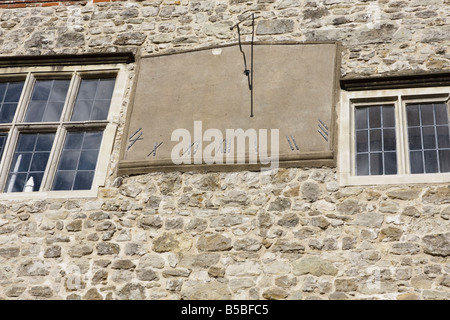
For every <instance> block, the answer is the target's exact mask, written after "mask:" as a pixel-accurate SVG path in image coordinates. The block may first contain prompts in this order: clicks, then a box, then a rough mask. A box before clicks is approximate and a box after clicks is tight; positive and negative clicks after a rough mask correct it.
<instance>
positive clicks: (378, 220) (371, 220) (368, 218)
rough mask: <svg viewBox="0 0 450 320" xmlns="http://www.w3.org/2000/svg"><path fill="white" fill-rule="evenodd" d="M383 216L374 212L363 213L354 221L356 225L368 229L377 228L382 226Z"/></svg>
mask: <svg viewBox="0 0 450 320" xmlns="http://www.w3.org/2000/svg"><path fill="white" fill-rule="evenodd" d="M383 220H384V215H382V214H379V213H375V212H365V213H362V214H359V215H358V216H357V217H356V219H355V221H354V222H353V223H354V224H356V225H359V226H364V227H369V228H379V227H381V225H382V224H383Z"/></svg>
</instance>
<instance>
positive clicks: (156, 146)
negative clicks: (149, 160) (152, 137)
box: [147, 142, 163, 157]
mask: <svg viewBox="0 0 450 320" xmlns="http://www.w3.org/2000/svg"><path fill="white" fill-rule="evenodd" d="M162 144H163V143H162V142H161V143H160V144H158V142H155V146H154V147H153V150H152V151H150V153H149V154H148V155H147V157H149V156H150V155H151V154H153V156H154V157H156V149H158V148H159V147H160V146H161V145H162Z"/></svg>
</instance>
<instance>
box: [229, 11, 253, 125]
mask: <svg viewBox="0 0 450 320" xmlns="http://www.w3.org/2000/svg"><path fill="white" fill-rule="evenodd" d="M248 18H252V40H251V42H250V50H251V51H250V70H248V68H247V59H246V57H245V52H244V50H243V49H242V42H241V30H240V28H239V24H241V23H242V22H244V21H246V20H247V19H248ZM235 27H236V28H237V31H238V41H239V50H240V51H241V53H242V56H243V58H244V68H245V70H244V74H245V75H246V76H247V78H248V88H249V90H250V117H253V87H254V86H253V43H254V41H255V14H254V13H252V14H250V15H249V16H247V17H246V18H245V19H242V20H241V21H239V22H238V23H236V24H234V25H233V26H232V27H230V30H233V29H234V28H235Z"/></svg>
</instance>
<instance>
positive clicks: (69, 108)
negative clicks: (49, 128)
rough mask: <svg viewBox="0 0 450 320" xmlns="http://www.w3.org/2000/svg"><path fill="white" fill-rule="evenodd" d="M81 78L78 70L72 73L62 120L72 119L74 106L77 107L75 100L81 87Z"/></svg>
mask: <svg viewBox="0 0 450 320" xmlns="http://www.w3.org/2000/svg"><path fill="white" fill-rule="evenodd" d="M80 82H81V78H80V76H79V74H78V73H77V72H74V74H73V75H72V80H71V82H70V87H69V91H68V93H67V99H66V104H65V106H64V110H63V116H62V122H67V121H70V117H71V116H72V112H73V108H74V107H75V100H76V98H77V93H78V89H79V87H80Z"/></svg>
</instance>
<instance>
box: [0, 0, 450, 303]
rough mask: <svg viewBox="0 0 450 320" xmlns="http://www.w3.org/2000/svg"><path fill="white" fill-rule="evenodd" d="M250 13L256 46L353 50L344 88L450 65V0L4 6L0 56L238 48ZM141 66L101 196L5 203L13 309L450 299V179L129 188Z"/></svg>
mask: <svg viewBox="0 0 450 320" xmlns="http://www.w3.org/2000/svg"><path fill="white" fill-rule="evenodd" d="M73 2H75V1H73ZM424 3H426V4H424ZM250 12H257V17H258V18H257V28H256V36H257V37H256V40H257V41H280V40H296V41H315V40H339V41H341V43H342V50H343V51H342V70H341V73H342V76H344V77H348V76H354V75H375V74H387V73H389V74H393V73H399V72H405V73H412V72H417V71H433V70H438V71H439V70H440V71H442V70H448V69H450V59H449V58H450V49H449V48H450V46H449V44H450V39H449V36H448V35H449V34H450V28H449V19H450V3H449V1H447V0H429V1H416V0H412V1H389V0H379V1H363V0H360V1H354V0H316V1H313V0H280V1H275V0H253V1H243V0H229V1H188V0H179V1H173V0H165V1H163V0H157V1H115V2H95V3H94V2H93V1H80V4H79V5H55V6H46V7H37V6H34V7H26V8H16V9H14V8H11V9H0V53H1V55H3V56H5V55H8V56H13V55H39V54H45V55H49V54H62V53H71V54H74V53H92V52H118V51H133V52H136V53H141V54H155V53H163V52H171V51H176V50H185V49H192V48H199V47H202V46H210V45H221V44H226V43H235V42H236V40H237V35H236V34H235V32H233V31H231V30H230V28H229V27H230V26H231V25H232V24H234V23H235V22H237V21H238V19H241V18H243V17H246V15H247V14H248V13H250ZM243 30H244V32H247V36H246V37H248V32H249V28H248V26H247V27H246V28H244V29H243ZM134 67H135V66H134V65H133V64H131V65H130V66H129V78H130V83H129V87H128V90H127V96H126V98H125V100H124V102H123V112H122V118H121V122H120V123H121V128H119V132H118V134H117V141H116V144H115V147H114V151H113V154H112V157H111V165H110V169H109V175H108V178H107V181H106V186H105V187H104V188H102V189H101V190H100V193H99V196H98V198H95V199H67V200H61V199H59V200H55V199H42V200H39V201H35V200H33V201H3V202H2V203H1V204H0V298H4V299H196V298H203V299H223V298H225V299H449V298H450V276H449V273H450V263H449V260H448V259H449V258H448V257H449V255H450V232H449V229H450V228H449V219H450V188H449V186H448V184H441V185H413V186H378V187H347V188H341V187H339V184H338V181H337V178H336V176H337V175H336V170H338V169H339V168H337V169H336V168H290V169H280V170H278V171H276V172H270V173H259V172H223V173H207V174H201V173H179V172H172V173H152V174H147V175H139V176H131V177H118V176H117V175H116V166H117V161H118V151H119V148H120V140H121V138H122V129H123V124H124V122H125V116H124V115H125V114H126V110H127V108H128V102H129V100H130V91H131V83H132V80H133V78H134V76H135V73H134Z"/></svg>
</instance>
